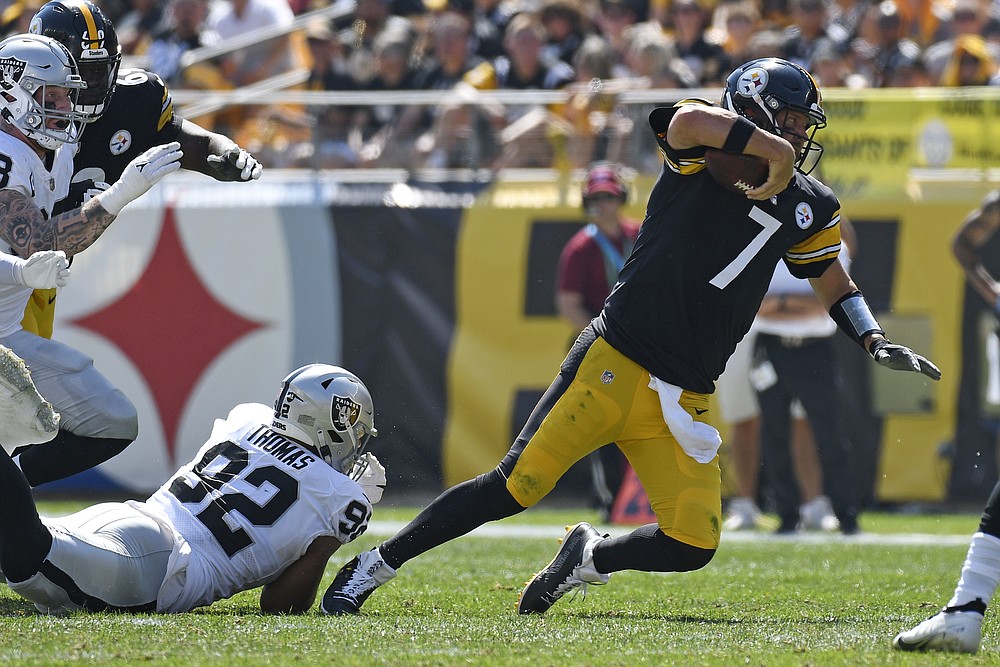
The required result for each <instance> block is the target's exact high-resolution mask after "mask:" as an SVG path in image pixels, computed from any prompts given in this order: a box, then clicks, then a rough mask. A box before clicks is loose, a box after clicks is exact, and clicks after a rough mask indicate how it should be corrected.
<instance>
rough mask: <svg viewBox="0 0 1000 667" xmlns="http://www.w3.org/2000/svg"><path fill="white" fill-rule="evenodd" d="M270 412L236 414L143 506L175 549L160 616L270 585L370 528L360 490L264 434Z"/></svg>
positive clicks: (257, 407) (254, 407)
mask: <svg viewBox="0 0 1000 667" xmlns="http://www.w3.org/2000/svg"><path fill="white" fill-rule="evenodd" d="M272 417H273V411H272V410H271V408H269V407H267V406H265V405H261V404H257V403H247V404H243V405H238V406H236V407H235V408H233V410H232V411H231V412H230V413H229V417H228V418H227V419H225V420H216V422H215V427H214V429H213V430H212V436H211V438H209V440H208V442H206V443H205V444H204V446H202V448H201V450H200V451H199V452H198V455H197V456H196V457H195V459H194V460H193V461H192V462H191V463H189V464H188V465H186V466H184V467H183V468H181V469H180V470H179V471H178V472H177V474H175V475H174V477H173V478H172V479H171V480H170V481H169V482H167V483H166V484H164V485H163V486H162V487H160V489H159V490H157V491H156V492H155V493H154V494H153V495H152V496H150V498H149V499H148V500H147V501H146V502H145V506H146V508H147V509H148V510H149V513H150V514H152V515H153V516H155V517H157V518H159V519H160V520H161V521H164V520H165V522H166V523H167V524H168V525H169V526H170V527H171V528H172V529H173V531H174V534H175V536H176V537H175V546H174V549H173V552H172V553H171V555H170V562H169V564H168V566H167V574H166V576H165V577H164V580H163V584H162V586H161V587H160V592H159V595H158V596H157V611H161V612H183V611H188V610H190V609H194V608H195V607H199V606H203V605H208V604H211V603H212V602H214V601H216V600H221V599H224V598H228V597H230V596H232V595H234V594H236V593H238V592H240V591H243V590H249V589H252V588H257V587H258V586H262V585H264V584H267V583H269V582H271V581H273V580H274V579H276V578H277V577H278V576H279V575H280V574H281V573H282V572H283V571H284V570H285V568H287V567H288V566H289V565H291V564H292V563H294V562H295V561H297V560H298V559H299V558H300V557H301V556H302V554H304V553H305V551H306V549H307V548H308V546H309V545H310V544H311V543H312V541H313V540H314V539H316V538H317V537H319V536H321V535H328V536H332V537H334V538H336V539H337V540H339V541H340V542H341V543H344V544H346V543H348V542H350V541H352V540H353V539H355V538H356V537H358V536H359V535H361V534H362V533H363V532H364V531H365V529H366V528H367V527H368V520H369V518H370V517H371V511H372V508H371V503H369V502H368V499H367V498H366V497H365V495H364V493H363V491H362V489H361V487H360V486H359V485H358V484H357V483H356V482H354V481H353V480H351V479H350V478H348V477H347V476H346V475H343V474H341V473H340V472H339V471H337V470H335V469H333V468H332V467H330V466H329V465H328V464H327V463H326V462H325V461H323V459H322V458H320V457H319V456H318V455H316V454H315V453H313V452H312V451H310V450H308V449H306V448H305V447H303V446H302V445H301V444H299V443H298V442H296V441H294V440H291V439H289V438H287V437H286V436H284V435H282V434H280V433H277V432H275V431H272V430H271V429H270V423H271V419H272Z"/></svg>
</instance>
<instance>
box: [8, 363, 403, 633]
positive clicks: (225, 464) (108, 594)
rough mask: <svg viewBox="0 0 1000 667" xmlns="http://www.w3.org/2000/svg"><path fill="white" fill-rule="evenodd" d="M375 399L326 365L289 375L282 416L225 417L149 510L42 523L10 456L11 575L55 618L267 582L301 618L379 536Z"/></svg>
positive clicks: (136, 505) (264, 598) (279, 608)
mask: <svg viewBox="0 0 1000 667" xmlns="http://www.w3.org/2000/svg"><path fill="white" fill-rule="evenodd" d="M375 435H377V433H376V431H375V416H374V410H373V406H372V398H371V395H370V394H369V393H368V389H367V388H366V387H365V385H364V384H363V383H362V382H361V380H359V379H358V378H357V376H355V375H354V374H353V373H351V372H349V371H346V370H344V369H343V368H338V367H336V366H329V365H326V364H311V365H308V366H303V367H302V368H299V369H298V370H296V371H294V372H292V373H291V374H290V375H288V376H287V377H286V378H285V380H284V382H283V384H282V386H281V390H280V392H279V393H278V397H277V400H276V401H275V403H274V406H273V407H269V406H266V405H262V404H260V403H244V404H242V405H237V406H236V407H235V408H233V409H232V410H231V411H230V413H229V416H228V417H227V418H226V419H224V420H223V419H218V420H216V422H215V426H214V428H213V429H212V434H211V436H209V438H208V440H207V441H206V442H205V444H204V445H203V446H202V447H201V449H200V450H199V451H198V453H197V455H196V456H195V458H194V460H192V461H191V462H190V463H188V464H187V465H185V466H183V467H182V468H181V469H180V470H178V471H177V473H176V474H174V476H173V477H172V478H171V479H170V480H168V481H167V482H166V483H165V484H164V485H163V486H161V487H160V489H159V490H157V491H156V492H155V493H153V495H152V496H150V497H149V498H148V499H147V500H146V501H145V502H137V501H134V500H132V501H127V502H125V503H102V504H98V505H94V506H92V507H89V508H87V509H84V510H82V511H80V512H77V513H76V514H72V515H70V516H67V517H62V518H58V519H48V518H46V519H40V518H39V516H38V514H37V513H36V510H35V505H34V502H33V500H32V497H31V489H30V488H29V487H28V485H27V484H26V483H25V480H24V477H23V476H22V475H21V473H20V471H18V469H17V466H16V465H15V464H14V462H13V461H12V460H11V458H10V457H9V456H7V454H6V453H0V504H2V506H3V512H0V566H2V567H3V573H4V575H5V576H6V577H7V583H8V585H9V586H10V587H11V589H13V590H14V591H15V592H16V593H18V594H19V595H21V596H22V597H24V598H27V599H28V600H30V601H31V602H33V603H34V604H35V607H36V608H37V609H38V610H39V611H41V612H43V613H47V614H52V613H64V612H71V611H81V610H86V611H104V610H117V611H159V612H184V611H189V610H191V609H194V608H196V607H201V606H204V605H209V604H211V603H212V602H214V601H216V600H222V599H224V598H228V597H230V596H232V595H234V594H236V593H238V592H240V591H244V590H249V589H253V588H257V587H259V586H263V590H262V591H261V595H260V608H261V610H262V611H265V612H273V613H302V612H305V611H307V610H308V609H309V608H310V607H311V606H312V603H313V600H315V598H316V591H317V589H318V587H319V583H320V580H321V579H322V577H323V573H324V571H325V569H326V562H327V560H329V558H330V556H331V555H332V554H333V553H334V552H335V551H336V550H337V549H338V548H339V547H340V546H341V545H342V544H347V543H348V542H350V541H352V540H354V539H355V538H357V537H358V536H359V535H361V534H362V533H363V532H364V531H365V529H366V528H367V527H368V520H369V519H370V517H371V513H372V504H374V503H377V502H378V501H379V500H380V499H381V497H382V490H383V488H384V486H385V469H384V468H382V466H381V464H380V463H379V462H378V459H377V458H375V456H374V455H373V454H371V453H370V452H367V451H366V450H367V444H368V440H369V438H370V437H371V436H375Z"/></svg>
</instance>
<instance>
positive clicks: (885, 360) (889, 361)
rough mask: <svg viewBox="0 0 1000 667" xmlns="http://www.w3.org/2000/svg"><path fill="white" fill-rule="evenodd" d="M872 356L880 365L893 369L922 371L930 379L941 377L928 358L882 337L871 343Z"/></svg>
mask: <svg viewBox="0 0 1000 667" xmlns="http://www.w3.org/2000/svg"><path fill="white" fill-rule="evenodd" d="M872 357H874V358H875V361H876V362H878V364H879V365H880V366H885V367H886V368H891V369H892V370H894V371H913V372H915V373H923V374H924V375H926V376H927V377H929V378H930V379H932V380H940V379H941V371H940V370H939V369H938V367H937V366H935V365H934V364H932V363H931V362H930V360H928V359H926V358H925V357H922V356H920V355H919V354H917V353H916V352H914V351H913V350H911V349H910V348H908V347H906V346H905V345H896V344H895V343H890V342H889V341H888V340H886V339H884V338H879V339H878V340H876V341H875V342H874V343H872Z"/></svg>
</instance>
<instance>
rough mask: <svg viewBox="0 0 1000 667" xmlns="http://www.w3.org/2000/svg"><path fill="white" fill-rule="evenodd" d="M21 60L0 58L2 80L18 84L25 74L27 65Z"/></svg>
mask: <svg viewBox="0 0 1000 667" xmlns="http://www.w3.org/2000/svg"><path fill="white" fill-rule="evenodd" d="M27 64H28V63H26V62H25V61H23V60H20V59H19V58H0V78H2V79H3V80H4V81H9V82H11V83H17V82H18V81H20V80H21V76H22V75H23V74H24V67H25V65H27Z"/></svg>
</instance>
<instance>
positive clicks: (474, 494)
mask: <svg viewBox="0 0 1000 667" xmlns="http://www.w3.org/2000/svg"><path fill="white" fill-rule="evenodd" d="M525 509H526V508H524V507H522V506H521V505H520V503H518V502H517V501H516V500H514V497H513V496H511V495H510V492H509V491H508V490H507V480H505V479H504V477H503V475H501V474H500V473H499V472H498V471H496V470H492V471H491V472H488V473H486V474H483V475H480V476H479V477H476V478H475V479H470V480H469V481H467V482H462V483H461V484H457V485H455V486H453V487H451V488H450V489H448V490H447V491H445V492H444V493H442V494H441V495H440V496H438V497H437V499H435V500H434V502H432V503H431V504H430V505H428V506H427V507H426V508H424V511H422V512H421V513H420V514H418V515H417V517H416V518H415V519H414V520H413V521H411V522H410V523H409V524H407V525H406V527H404V528H403V529H402V530H401V531H399V532H398V533H396V534H395V535H393V536H392V537H390V538H389V539H388V540H386V541H385V542H383V543H382V544H381V545H380V546H379V553H381V554H382V558H383V559H384V560H385V562H386V563H388V564H389V566H390V567H392V568H398V567H399V566H401V565H402V564H403V563H405V562H406V561H408V560H410V559H411V558H414V557H416V556H419V555H420V554H422V553H424V552H425V551H429V550H431V549H433V548H434V547H436V546H439V545H441V544H444V543H445V542H448V541H450V540H453V539H455V538H456V537H461V536H462V535H465V534H466V533H468V532H470V531H472V530H474V529H476V528H478V527H479V526H481V525H483V524H484V523H486V522H487V521H497V520H498V519H505V518H507V517H509V516H514V515H515V514H517V513H518V512H523V511H524V510H525Z"/></svg>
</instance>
